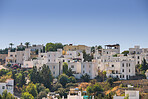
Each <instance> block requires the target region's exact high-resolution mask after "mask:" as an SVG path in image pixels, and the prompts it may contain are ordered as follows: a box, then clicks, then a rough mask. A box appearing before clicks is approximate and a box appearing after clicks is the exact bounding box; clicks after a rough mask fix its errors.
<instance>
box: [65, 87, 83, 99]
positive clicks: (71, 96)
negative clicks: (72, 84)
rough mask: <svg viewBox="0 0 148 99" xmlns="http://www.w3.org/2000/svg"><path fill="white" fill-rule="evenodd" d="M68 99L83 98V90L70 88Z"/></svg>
mask: <svg viewBox="0 0 148 99" xmlns="http://www.w3.org/2000/svg"><path fill="white" fill-rule="evenodd" d="M67 99H83V96H82V95H81V91H79V90H76V89H70V91H69V94H68V95H67Z"/></svg>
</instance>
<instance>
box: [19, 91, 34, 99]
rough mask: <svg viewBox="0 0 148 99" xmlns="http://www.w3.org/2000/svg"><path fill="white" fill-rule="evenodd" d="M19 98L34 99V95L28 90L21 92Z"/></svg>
mask: <svg viewBox="0 0 148 99" xmlns="http://www.w3.org/2000/svg"><path fill="white" fill-rule="evenodd" d="M21 99H34V97H33V96H32V95H31V94H30V93H29V92H24V93H22V96H21Z"/></svg>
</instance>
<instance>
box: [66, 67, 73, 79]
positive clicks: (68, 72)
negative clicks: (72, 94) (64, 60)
mask: <svg viewBox="0 0 148 99" xmlns="http://www.w3.org/2000/svg"><path fill="white" fill-rule="evenodd" d="M66 75H67V76H69V77H70V76H73V71H72V69H71V68H69V69H68V71H67V73H66Z"/></svg>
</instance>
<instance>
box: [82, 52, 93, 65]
mask: <svg viewBox="0 0 148 99" xmlns="http://www.w3.org/2000/svg"><path fill="white" fill-rule="evenodd" d="M82 53H83V58H84V62H86V61H88V62H91V61H92V59H93V55H90V54H86V52H85V51H83V52H82Z"/></svg>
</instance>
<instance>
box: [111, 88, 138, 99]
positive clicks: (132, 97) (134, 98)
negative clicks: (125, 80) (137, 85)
mask: <svg viewBox="0 0 148 99" xmlns="http://www.w3.org/2000/svg"><path fill="white" fill-rule="evenodd" d="M126 96H128V97H129V98H128V99H139V91H135V90H125V96H114V97H113V99H124V98H125V97H126Z"/></svg>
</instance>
